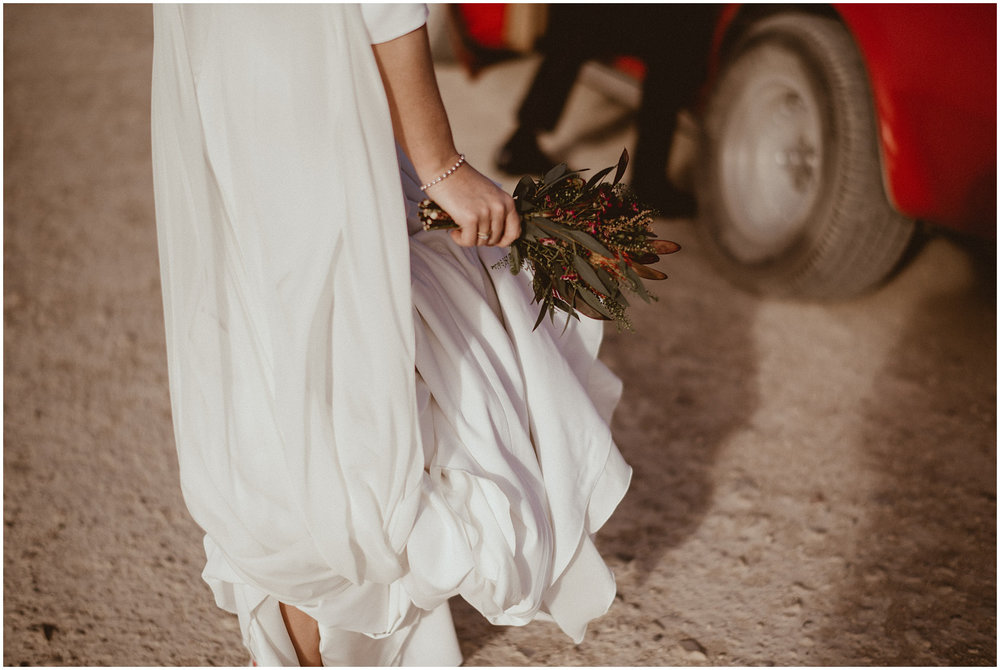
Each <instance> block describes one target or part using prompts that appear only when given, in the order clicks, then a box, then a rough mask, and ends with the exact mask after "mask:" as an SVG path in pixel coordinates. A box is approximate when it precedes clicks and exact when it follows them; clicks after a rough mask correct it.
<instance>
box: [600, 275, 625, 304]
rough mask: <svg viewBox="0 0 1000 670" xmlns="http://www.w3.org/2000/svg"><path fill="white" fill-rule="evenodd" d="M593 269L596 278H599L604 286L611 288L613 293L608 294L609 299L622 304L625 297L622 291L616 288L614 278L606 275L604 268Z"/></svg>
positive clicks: (616, 284)
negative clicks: (595, 272)
mask: <svg viewBox="0 0 1000 670" xmlns="http://www.w3.org/2000/svg"><path fill="white" fill-rule="evenodd" d="M594 269H595V270H596V271H597V276H598V277H600V278H601V281H602V282H604V285H605V286H611V287H613V288H612V290H613V291H614V292H613V293H611V294H610V295H611V297H612V298H614V299H615V300H617V301H618V302H624V301H625V296H623V295H622V291H621V289H620V288H618V282H617V281H615V279H614V277H612V276H611V275H610V274H608V271H607V270H605V269H604V268H598V267H595V268H594ZM625 304H626V305H627V304H628V303H627V302H626V303H625Z"/></svg>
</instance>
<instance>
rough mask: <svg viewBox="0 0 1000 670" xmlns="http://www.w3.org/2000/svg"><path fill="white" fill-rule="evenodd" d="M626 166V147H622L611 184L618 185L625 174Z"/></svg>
mask: <svg viewBox="0 0 1000 670" xmlns="http://www.w3.org/2000/svg"><path fill="white" fill-rule="evenodd" d="M627 167H628V149H622V155H621V157H619V159H618V169H617V170H615V178H614V181H613V182H612V184H614V185H616V186H617V185H618V182H620V181H621V180H622V177H624V176H625V168H627Z"/></svg>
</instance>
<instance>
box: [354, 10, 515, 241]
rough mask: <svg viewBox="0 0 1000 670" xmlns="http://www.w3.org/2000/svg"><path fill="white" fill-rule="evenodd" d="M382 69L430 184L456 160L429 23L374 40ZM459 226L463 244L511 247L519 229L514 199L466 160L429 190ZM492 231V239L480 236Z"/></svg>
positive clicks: (400, 129)
mask: <svg viewBox="0 0 1000 670" xmlns="http://www.w3.org/2000/svg"><path fill="white" fill-rule="evenodd" d="M372 49H373V50H374V52H375V60H376V62H377V63H378V67H379V71H380V72H381V74H382V81H383V84H384V86H385V91H386V95H387V96H388V99H389V110H390V112H391V113H392V125H393V131H394V132H395V134H396V140H397V141H398V142H399V143H400V145H401V146H402V147H403V150H404V151H405V152H406V153H407V155H408V156H409V157H410V160H411V161H412V162H413V166H414V168H416V170H417V175H418V176H419V177H420V179H421V180H422V181H423V182H424V183H426V182H429V181H431V180H432V179H434V178H435V177H437V176H439V175H441V174H443V173H444V172H445V171H446V170H448V169H449V168H450V167H451V166H452V165H454V164H455V162H456V161H457V160H458V157H459V154H458V151H457V150H456V149H455V141H454V139H453V138H452V134H451V126H450V125H449V124H448V115H447V113H446V112H445V109H444V103H443V102H442V101H441V94H440V92H439V91H438V86H437V79H436V78H435V77H434V67H433V63H432V61H431V53H430V46H429V43H428V39H427V29H426V27H420V28H418V29H417V30H414V31H412V32H410V33H407V34H406V35H403V36H401V37H397V38H396V39H393V40H390V41H388V42H382V43H380V44H373V45H372ZM426 192H427V195H428V197H430V198H432V199H433V200H434V202H436V203H437V204H438V205H440V206H441V207H442V209H444V210H445V211H446V212H448V214H450V215H451V217H452V218H453V219H454V220H455V222H456V223H458V225H459V226H460V229H459V230H456V231H453V232H452V237H453V238H454V239H455V241H456V242H458V243H459V244H461V245H463V246H475V245H476V244H477V243H478V244H484V243H488V244H499V245H501V246H509V245H510V244H511V243H512V242H513V241H514V240H515V239H517V236H518V235H519V234H520V231H521V223H520V219H519V217H518V215H517V213H516V211H515V210H514V201H513V200H512V199H511V197H510V196H509V195H507V194H506V193H504V192H503V191H502V190H500V189H499V188H498V187H497V186H496V185H495V184H494V183H493V182H492V181H490V180H489V179H487V178H486V177H484V176H483V175H482V174H480V173H479V172H478V171H476V170H475V169H474V168H473V167H472V166H470V165H468V164H463V165H462V166H461V167H460V168H458V169H457V170H456V171H455V172H454V173H453V174H452V175H451V176H449V177H448V178H447V179H443V180H441V181H440V182H438V183H436V184H435V185H434V186H431V187H429V188H428V189H427V191H426ZM478 233H482V234H484V235H487V234H488V235H489V238H488V240H484V239H481V238H478V237H477V234H478Z"/></svg>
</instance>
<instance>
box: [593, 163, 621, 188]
mask: <svg viewBox="0 0 1000 670" xmlns="http://www.w3.org/2000/svg"><path fill="white" fill-rule="evenodd" d="M614 169H615V166H614V165H611V166H609V167H606V168H604V169H603V170H601V171H600V172H598V173H597V174H595V175H594V176H593V177H591V178H590V180H589V181H588V182H587V186H586V188H587V190H588V191H589V190H590V189H592V188H594V187H595V186H597V185H598V184H599V183H601V180H602V179H604V178H605V177H606V176H608V173H609V172H611V171H612V170H614Z"/></svg>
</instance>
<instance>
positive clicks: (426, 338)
mask: <svg viewBox="0 0 1000 670" xmlns="http://www.w3.org/2000/svg"><path fill="white" fill-rule="evenodd" d="M418 11H419V12H423V11H424V10H423V9H422V8H419V10H418ZM154 12H155V14H154V16H155V24H154V25H155V46H154V72H153V117H152V140H153V169H154V185H155V196H156V217H157V229H158V235H159V248H160V265H161V274H162V284H163V299H164V313H165V321H166V330H167V338H166V339H167V354H168V364H169V374H170V392H171V403H172V407H173V415H174V432H175V437H176V441H177V449H178V460H179V464H180V473H181V485H182V489H183V492H184V497H185V501H186V503H187V505H188V508H189V510H190V512H191V514H192V516H193V518H194V519H195V521H196V522H197V523H198V524H199V525H200V526H201V527H202V528H203V529H204V530H205V532H206V537H205V547H206V554H207V557H208V562H207V565H206V568H205V573H204V576H205V579H206V581H208V583H209V584H210V585H211V586H212V588H213V590H214V592H215V596H216V600H217V602H218V604H219V605H220V606H221V607H223V608H225V609H227V610H229V611H233V612H236V613H237V614H238V615H239V617H240V623H241V628H242V631H243V638H244V643H245V644H246V646H247V647H248V649H249V650H250V653H251V655H252V656H253V658H254V659H255V660H256V662H257V663H258V664H261V665H294V664H295V654H294V651H293V650H292V648H291V645H290V642H289V640H288V638H287V634H286V632H285V629H284V626H283V624H282V622H281V617H280V614H279V612H278V603H279V602H285V603H288V604H291V605H294V606H296V607H298V608H300V609H302V610H303V611H305V612H306V613H308V614H310V615H311V616H313V617H314V618H316V620H317V621H318V622H319V624H320V629H321V637H322V643H321V652H322V653H323V657H324V662H325V663H326V664H329V665H392V664H404V665H448V664H455V663H458V662H459V661H460V660H461V659H460V655H459V654H458V647H457V644H456V642H455V637H454V630H453V627H452V625H451V620H450V615H449V613H448V611H447V599H448V598H450V597H451V596H454V595H461V596H462V597H463V598H465V599H466V600H468V601H469V602H470V603H471V604H472V605H473V606H475V607H476V608H477V609H478V610H479V611H480V612H482V613H483V615H484V616H486V617H487V618H488V619H489V620H490V621H492V622H494V623H497V624H513V625H521V624H525V623H528V622H529V621H532V620H534V619H538V618H546V619H551V620H554V621H555V622H556V623H557V624H558V625H559V626H560V627H562V629H563V630H564V631H565V632H566V633H567V634H568V635H570V636H571V637H572V638H573V639H575V640H580V639H582V636H583V633H584V630H585V627H586V624H587V622H588V621H590V620H591V619H593V618H594V617H596V616H599V615H600V614H602V613H603V612H604V611H606V610H607V608H608V606H609V605H610V603H611V601H612V600H613V597H614V593H615V589H614V579H613V576H612V575H611V572H610V570H609V569H608V568H607V567H606V566H605V564H604V562H603V561H602V560H601V558H600V556H599V555H598V554H597V550H596V548H595V547H594V544H593V542H592V540H591V535H592V533H594V532H595V531H596V530H597V529H598V528H599V527H600V526H601V525H602V524H603V523H604V521H605V520H606V519H607V518H608V516H609V515H610V514H611V512H612V510H613V509H614V507H615V506H616V505H617V503H618V501H619V500H620V499H621V497H622V495H624V492H625V489H626V488H627V485H628V479H629V476H630V470H629V468H628V466H627V465H626V464H625V462H624V461H623V459H622V458H621V455H620V454H619V452H618V450H617V448H616V447H615V445H614V443H613V442H612V439H611V434H610V431H609V427H608V422H609V421H610V415H611V412H612V410H613V408H614V406H615V404H616V403H617V401H618V397H619V394H620V383H619V381H618V380H617V378H616V377H614V375H612V374H611V373H610V371H608V369H607V368H606V367H605V366H603V365H602V364H601V363H600V362H599V361H597V359H596V355H597V349H598V347H599V345H600V340H601V333H602V324H600V323H598V322H592V321H589V320H585V321H584V322H582V323H576V322H574V323H571V324H570V325H569V327H568V328H567V329H566V331H565V332H563V324H562V323H561V322H560V323H556V324H550V323H548V322H545V323H544V324H543V325H542V326H540V327H539V328H538V329H537V330H536V331H534V332H532V331H531V327H532V325H533V323H534V317H535V314H536V307H535V306H534V305H531V304H529V303H530V300H531V288H530V280H529V279H528V278H527V277H526V276H524V275H523V274H522V275H519V276H517V277H515V276H513V275H511V274H510V273H508V272H506V271H504V270H495V269H491V266H492V265H493V264H494V263H495V262H496V261H497V260H499V259H500V258H502V257H503V254H504V252H503V251H502V250H496V249H489V248H478V249H464V248H461V247H458V246H457V245H455V244H453V243H452V242H451V240H450V239H449V238H448V236H447V235H445V234H443V233H426V232H422V231H419V228H418V226H417V222H416V212H415V207H416V205H415V203H416V201H417V200H419V198H420V197H421V193H420V191H419V189H418V188H417V186H416V178H415V176H414V175H413V171H412V168H411V167H410V166H409V165H408V161H407V160H406V158H405V156H402V155H401V154H400V155H397V151H396V146H395V143H394V140H393V136H392V126H391V121H390V118H389V112H388V106H387V103H386V99H385V94H384V91H383V89H382V84H381V79H380V77H379V73H378V69H377V67H376V65H375V62H374V57H373V54H372V50H371V43H372V42H375V41H381V40H385V39H391V38H392V37H393V36H395V35H397V34H402V33H403V32H408V31H409V30H412V29H413V28H415V27H417V26H419V25H420V23H421V22H422V20H423V15H422V14H414V10H413V8H412V7H409V8H404V9H402V10H400V12H401V13H397V14H394V15H393V17H394V18H393V19H392V20H391V21H390V20H389V19H387V18H386V17H385V15H382V16H381V18H378V19H373V18H372V16H373V15H369V16H368V17H367V18H368V20H369V21H376V23H377V25H372V24H369V25H366V23H365V19H366V17H365V16H364V15H363V13H362V11H361V9H360V8H359V7H357V6H351V5H292V6H288V5H282V6H275V5H225V6H212V5H186V6H181V7H178V6H168V5H157V6H156V7H155V9H154ZM380 13H381V12H376V13H375V15H377V14H380ZM386 26H390V27H386Z"/></svg>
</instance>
